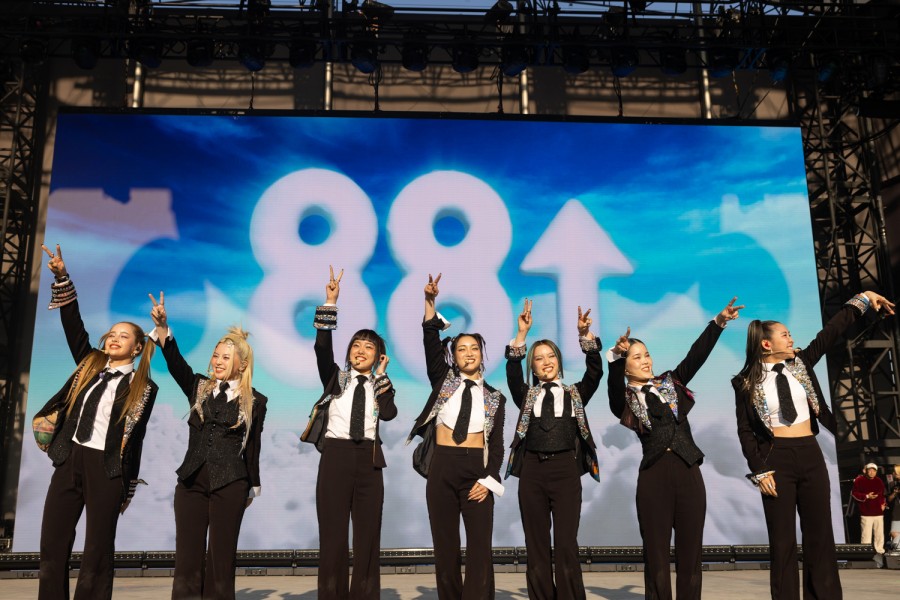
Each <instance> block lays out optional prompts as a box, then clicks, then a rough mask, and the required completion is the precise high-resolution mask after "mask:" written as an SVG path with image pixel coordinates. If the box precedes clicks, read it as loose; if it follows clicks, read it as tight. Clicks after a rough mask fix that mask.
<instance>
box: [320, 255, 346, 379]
mask: <svg viewBox="0 0 900 600" xmlns="http://www.w3.org/2000/svg"><path fill="white" fill-rule="evenodd" d="M328 272H329V277H328V283H327V284H326V285H325V304H324V305H323V306H320V307H318V308H316V317H315V327H316V342H315V344H314V346H313V349H314V350H315V352H316V366H317V367H318V369H319V380H320V381H321V382H322V385H323V386H326V385H328V382H330V381H331V380H332V379H333V378H334V375H335V373H336V372H337V371H339V370H340V367H339V366H338V365H337V363H335V362H334V343H333V340H332V337H331V332H332V331H334V330H335V329H337V313H338V308H337V301H338V297H339V296H340V295H341V277H343V276H344V270H343V269H341V272H340V273H338V276H337V278H335V276H334V268H333V267H332V266H331V265H328Z"/></svg>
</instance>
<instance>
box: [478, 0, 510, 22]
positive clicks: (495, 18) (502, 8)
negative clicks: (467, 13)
mask: <svg viewBox="0 0 900 600" xmlns="http://www.w3.org/2000/svg"><path fill="white" fill-rule="evenodd" d="M512 13H513V6H512V3H510V2H509V1H508V0H497V2H495V3H494V5H493V6H492V7H490V8H489V9H488V11H487V12H486V13H484V22H485V23H493V24H495V25H497V26H498V27H499V26H500V25H504V24H506V23H507V22H508V21H509V18H510V17H511V16H512Z"/></svg>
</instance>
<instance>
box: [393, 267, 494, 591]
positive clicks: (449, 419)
mask: <svg viewBox="0 0 900 600" xmlns="http://www.w3.org/2000/svg"><path fill="white" fill-rule="evenodd" d="M440 281H441V276H440V274H438V276H437V277H435V278H434V279H432V277H431V275H429V276H428V285H426V286H425V318H424V320H423V322H422V330H423V331H422V334H423V342H424V345H425V365H426V367H427V370H428V381H429V382H430V383H431V395H430V396H429V397H428V402H426V403H425V408H424V409H423V410H422V413H421V414H420V415H419V416H418V417H417V418H416V422H415V425H413V428H412V431H411V432H410V433H409V438H408V439H407V440H406V443H407V444H408V443H409V442H410V441H412V439H413V438H414V437H415V436H417V435H418V436H420V437H421V438H422V442H421V443H420V444H419V446H418V447H417V448H416V451H415V453H414V455H413V466H414V468H415V469H416V471H417V472H418V473H419V474H420V475H422V476H423V477H425V478H426V479H427V480H428V482H427V484H426V486H425V500H426V502H427V504H428V520H429V522H430V523H431V536H432V541H433V542H434V563H435V564H434V569H435V575H436V578H437V592H438V598H439V599H440V600H485V599H492V598H494V568H493V558H492V556H491V535H492V533H493V529H494V494H496V495H497V496H502V495H503V486H502V485H501V484H500V465H501V463H502V462H503V421H504V414H505V404H506V398H504V397H503V394H501V393H500V391H499V390H497V389H496V388H493V387H491V386H490V385H488V384H487V382H486V381H485V380H484V358H485V354H484V338H482V337H481V334H479V333H460V334H459V335H457V336H456V337H454V338H446V339H445V340H443V342H442V341H441V339H440V333H439V332H440V331H441V330H443V329H446V328H448V327H449V326H450V324H449V323H448V322H447V321H446V320H445V319H444V318H443V317H441V315H440V314H438V313H437V312H436V311H435V298H437V296H438V293H439V290H438V284H439V283H440ZM460 515H462V520H463V524H464V525H465V528H466V578H465V583H463V578H462V573H461V572H460V564H461V562H462V559H461V556H460V552H459V544H460V540H459V519H460Z"/></svg>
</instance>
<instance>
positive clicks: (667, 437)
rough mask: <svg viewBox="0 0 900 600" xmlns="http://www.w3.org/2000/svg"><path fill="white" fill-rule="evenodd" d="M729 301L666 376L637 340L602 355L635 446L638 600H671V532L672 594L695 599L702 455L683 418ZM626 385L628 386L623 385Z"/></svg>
mask: <svg viewBox="0 0 900 600" xmlns="http://www.w3.org/2000/svg"><path fill="white" fill-rule="evenodd" d="M735 300H737V298H736V297H735V298H732V299H731V302H729V303H728V305H727V306H726V307H725V308H724V309H723V310H722V312H720V313H719V314H718V315H716V317H715V319H713V320H712V321H710V322H709V324H708V325H707V326H706V329H704V331H703V333H701V334H700V337H699V338H697V341H695V342H694V344H693V345H692V346H691V349H690V350H689V351H688V353H687V356H686V357H685V358H684V360H682V361H681V363H679V365H678V366H677V367H676V368H675V369H674V370H672V371H665V372H664V373H662V374H661V375H654V374H653V359H652V358H651V357H650V352H649V351H648V350H647V347H646V346H645V345H644V343H643V342H642V341H641V340H638V339H635V338H632V337H630V336H631V328H630V327H629V328H628V329H627V330H626V332H625V335H623V336H622V337H620V338H619V339H618V340H617V341H616V345H615V346H614V347H613V348H612V349H611V350H610V351H609V352H608V353H607V355H606V356H607V359H608V360H609V379H608V381H607V384H608V387H609V408H610V410H612V412H613V414H614V415H615V416H616V417H617V418H618V419H619V420H620V422H621V423H622V425H624V426H625V427H628V428H629V429H631V430H633V431H634V432H635V433H636V434H637V436H638V439H640V441H641V446H642V448H643V454H644V457H643V459H642V460H641V466H640V468H639V473H638V482H637V513H638V523H639V524H640V527H641V538H642V539H643V541H644V597H645V598H648V599H649V598H653V599H659V600H666V599H671V598H672V582H671V575H670V572H669V541H670V540H671V539H672V530H673V529H674V530H675V565H676V569H677V583H676V597H677V598H678V599H679V600H685V599H691V600H700V590H701V584H702V571H701V566H702V559H701V556H702V549H703V524H704V521H705V520H706V487H705V486H704V484H703V475H702V474H701V473H700V465H701V464H702V463H703V452H701V451H700V449H699V448H698V447H697V445H696V444H695V443H694V438H693V436H692V435H691V425H690V423H688V413H689V412H690V411H691V409H692V408H693V407H694V394H693V392H691V390H689V389H688V388H687V384H688V383H689V382H690V381H691V379H693V378H694V375H696V374H697V371H699V370H700V367H702V366H703V363H705V362H706V359H707V357H708V356H709V354H710V352H712V349H713V348H714V347H715V345H716V342H717V341H718V339H719V335H721V333H722V330H723V329H724V328H725V325H726V324H727V323H728V321H731V320H734V319H737V318H738V316H739V315H740V310H741V309H743V308H744V306H743V305H741V306H734V302H735ZM626 380H627V382H628V385H627V386H626V385H625V381H626Z"/></svg>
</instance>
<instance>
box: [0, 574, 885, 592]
mask: <svg viewBox="0 0 900 600" xmlns="http://www.w3.org/2000/svg"><path fill="white" fill-rule="evenodd" d="M3 575H8V573H4V574H3ZM897 575H898V574H897V571H894V570H888V569H842V570H841V583H842V586H843V588H844V597H846V598H866V599H867V600H878V599H881V598H884V599H888V598H896V596H897V586H898V577H897ZM584 583H585V588H586V589H587V592H588V597H589V598H598V599H605V600H641V599H642V598H643V597H644V581H643V574H642V573H641V572H639V571H629V572H615V571H613V572H589V573H585V574H584ZM73 584H74V581H73ZM381 586H382V587H381V597H382V598H383V599H385V600H432V599H436V598H437V592H436V591H435V587H434V575H433V574H428V573H417V574H411V575H397V574H394V575H384V576H382V579H381ZM673 586H674V581H673ZM73 588H74V585H73ZM171 589H172V579H171V578H170V577H116V580H115V592H114V594H113V595H114V597H115V598H116V600H159V598H165V597H167V596H168V594H169V593H170V592H171ZM0 595H2V597H3V598H9V599H12V600H20V599H22V600H24V599H25V598H34V597H36V595H37V581H36V580H34V579H31V580H23V579H18V580H10V579H0ZM703 597H704V598H709V599H715V600H719V599H727V600H760V599H761V598H768V597H769V573H768V571H765V570H761V569H756V570H733V571H708V572H706V573H704V575H703ZM236 598H237V600H276V599H277V600H315V598H316V578H315V577H313V576H286V577H272V576H241V577H238V578H237V596H236ZM496 598H497V600H513V599H525V598H528V594H527V592H526V589H525V574H524V573H497V595H496Z"/></svg>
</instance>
